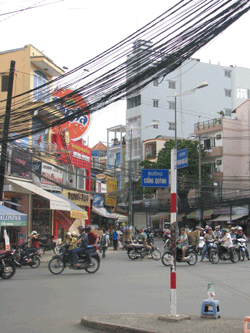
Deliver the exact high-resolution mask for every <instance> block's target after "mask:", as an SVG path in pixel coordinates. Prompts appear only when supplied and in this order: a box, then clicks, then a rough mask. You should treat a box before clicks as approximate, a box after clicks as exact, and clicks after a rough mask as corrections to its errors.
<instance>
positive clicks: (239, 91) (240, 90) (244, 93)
mask: <svg viewBox="0 0 250 333" xmlns="http://www.w3.org/2000/svg"><path fill="white" fill-rule="evenodd" d="M237 98H246V99H247V98H248V90H247V89H244V88H237Z"/></svg>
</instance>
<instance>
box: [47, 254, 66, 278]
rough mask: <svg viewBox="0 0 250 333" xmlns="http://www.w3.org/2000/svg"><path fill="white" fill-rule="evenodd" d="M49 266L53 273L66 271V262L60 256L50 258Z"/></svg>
mask: <svg viewBox="0 0 250 333" xmlns="http://www.w3.org/2000/svg"><path fill="white" fill-rule="evenodd" d="M48 268H49V271H50V272H51V273H52V274H56V275H57V274H61V273H62V272H63V271H64V263H63V261H62V259H60V258H53V259H51V260H50V262H49V265H48Z"/></svg>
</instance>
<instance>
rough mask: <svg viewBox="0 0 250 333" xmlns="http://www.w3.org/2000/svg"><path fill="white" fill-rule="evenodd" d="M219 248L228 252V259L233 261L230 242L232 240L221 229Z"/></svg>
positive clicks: (231, 243) (228, 234) (225, 230)
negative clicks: (221, 247)
mask: <svg viewBox="0 0 250 333" xmlns="http://www.w3.org/2000/svg"><path fill="white" fill-rule="evenodd" d="M221 246H223V247H224V248H226V249H227V250H229V253H230V259H231V260H232V259H233V252H232V248H233V241H232V238H231V236H230V233H229V232H227V229H226V228H223V229H222V238H221Z"/></svg>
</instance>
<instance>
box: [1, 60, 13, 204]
mask: <svg viewBox="0 0 250 333" xmlns="http://www.w3.org/2000/svg"><path fill="white" fill-rule="evenodd" d="M15 65H16V62H15V61H13V60H11V62H10V73H9V82H8V93H7V102H6V111H5V118H4V126H3V133H2V149H1V162H0V201H2V200H3V186H4V175H5V164H6V160H7V146H8V137H9V126H10V112H11V101H12V92H13V82H14V73H15Z"/></svg>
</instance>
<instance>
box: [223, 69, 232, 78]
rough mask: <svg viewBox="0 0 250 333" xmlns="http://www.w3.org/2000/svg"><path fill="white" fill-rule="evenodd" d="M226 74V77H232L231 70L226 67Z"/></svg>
mask: <svg viewBox="0 0 250 333" xmlns="http://www.w3.org/2000/svg"><path fill="white" fill-rule="evenodd" d="M224 75H225V77H231V71H229V70H227V69H225V71H224Z"/></svg>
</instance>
